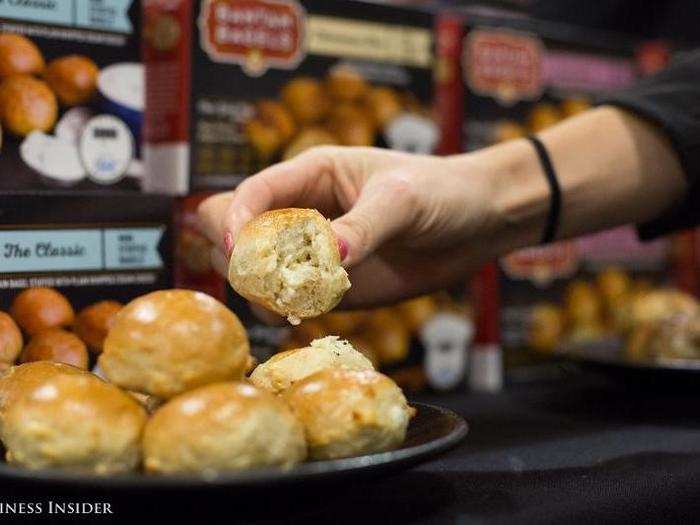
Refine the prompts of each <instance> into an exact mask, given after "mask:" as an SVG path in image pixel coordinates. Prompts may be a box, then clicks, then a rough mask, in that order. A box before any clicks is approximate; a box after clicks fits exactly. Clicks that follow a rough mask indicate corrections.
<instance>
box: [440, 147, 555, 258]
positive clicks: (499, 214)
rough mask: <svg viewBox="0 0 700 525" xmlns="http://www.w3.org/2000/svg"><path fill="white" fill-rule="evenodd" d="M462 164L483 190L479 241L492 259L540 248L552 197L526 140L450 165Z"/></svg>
mask: <svg viewBox="0 0 700 525" xmlns="http://www.w3.org/2000/svg"><path fill="white" fill-rule="evenodd" d="M460 159H461V161H462V162H464V161H466V160H468V162H469V165H470V166H472V167H473V169H471V170H470V169H467V170H464V171H463V174H464V176H465V177H473V178H474V179H473V180H474V182H475V183H476V184H477V187H479V188H481V190H480V192H481V194H482V195H483V199H484V205H485V220H484V224H483V228H482V231H481V232H479V237H480V238H483V239H484V241H485V243H484V245H486V246H489V247H490V249H489V251H491V249H492V251H493V253H492V254H491V256H492V257H500V256H502V255H506V254H508V253H510V252H512V251H513V250H516V249H519V248H524V247H526V246H534V245H536V244H538V243H539V242H540V240H541V238H542V231H543V228H544V224H545V222H546V219H547V214H548V213H549V207H550V197H551V195H550V188H549V185H548V183H547V179H546V178H545V177H544V175H543V173H542V167H541V165H540V162H539V159H538V157H537V154H536V152H535V150H534V148H533V147H532V145H531V144H530V143H529V142H528V141H526V140H524V139H523V140H514V141H510V142H507V143H503V144H499V145H496V146H492V147H490V148H486V149H483V150H479V151H477V152H474V153H470V154H468V155H463V156H460V157H453V158H452V159H451V162H455V163H459V162H460ZM467 172H468V173H467Z"/></svg>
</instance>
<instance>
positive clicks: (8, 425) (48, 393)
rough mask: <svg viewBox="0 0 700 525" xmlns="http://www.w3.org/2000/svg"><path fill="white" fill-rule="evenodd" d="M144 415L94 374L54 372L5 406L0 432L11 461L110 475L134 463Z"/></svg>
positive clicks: (132, 402)
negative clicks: (55, 373)
mask: <svg viewBox="0 0 700 525" xmlns="http://www.w3.org/2000/svg"><path fill="white" fill-rule="evenodd" d="M146 419H147V416H146V411H145V410H144V408H143V407H141V405H139V404H138V403H137V402H136V400H134V399H133V398H132V397H131V396H129V395H128V394H127V393H125V392H122V391H121V390H120V389H119V388H117V387H116V386H114V385H111V384H109V383H106V382H104V381H102V380H101V379H99V378H98V377H97V376H94V375H92V374H89V373H85V374H57V375H55V376H54V377H51V378H48V379H47V380H46V381H43V382H41V383H39V384H36V385H33V386H31V387H27V388H25V389H24V391H23V392H22V394H21V395H19V396H18V397H17V398H16V399H15V400H14V402H13V403H12V404H10V405H8V406H7V407H6V410H5V414H4V418H3V425H2V432H0V434H1V436H2V441H3V443H4V444H5V448H6V450H7V460H8V462H10V463H14V464H17V465H21V466H23V467H27V468H30V469H43V468H61V469H68V470H77V471H84V472H93V473H96V474H113V473H119V472H127V471H130V470H133V469H134V468H136V466H138V465H139V462H140V459H141V434H142V431H143V427H144V425H145V423H146Z"/></svg>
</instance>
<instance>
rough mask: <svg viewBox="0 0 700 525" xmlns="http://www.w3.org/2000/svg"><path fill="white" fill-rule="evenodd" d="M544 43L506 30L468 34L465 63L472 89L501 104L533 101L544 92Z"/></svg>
mask: <svg viewBox="0 0 700 525" xmlns="http://www.w3.org/2000/svg"><path fill="white" fill-rule="evenodd" d="M542 50H543V45H542V42H541V41H540V40H539V39H537V38H535V37H533V36H530V35H526V34H521V33H514V32H510V31H503V30H483V29H482V30H475V31H472V32H471V33H469V34H468V36H467V41H466V45H465V46H464V56H463V57H462V65H463V69H464V76H465V80H466V82H467V84H468V85H469V87H470V89H471V90H472V91H474V92H475V93H477V94H479V95H484V96H490V97H493V98H495V99H496V100H498V101H499V102H501V103H502V104H506V105H512V104H515V103H516V102H518V101H519V100H534V99H536V98H539V97H540V95H541V94H542Z"/></svg>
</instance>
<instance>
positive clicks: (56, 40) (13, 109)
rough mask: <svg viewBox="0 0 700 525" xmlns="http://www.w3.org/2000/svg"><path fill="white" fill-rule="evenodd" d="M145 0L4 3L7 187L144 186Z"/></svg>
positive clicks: (2, 107) (1, 66)
mask: <svg viewBox="0 0 700 525" xmlns="http://www.w3.org/2000/svg"><path fill="white" fill-rule="evenodd" d="M140 12H141V5H140V2H138V1H133V2H132V1H131V0H127V1H120V2H117V3H114V2H112V3H110V2H79V1H77V0H65V1H64V2H22V3H19V2H12V3H8V2H4V3H2V4H1V5H0V80H2V85H1V86H0V115H2V119H1V120H2V128H3V129H2V131H3V137H2V138H3V144H2V150H1V151H0V173H2V174H3V176H2V177H0V191H16V190H19V189H23V190H33V191H44V190H46V189H55V188H60V189H66V188H71V189H74V190H90V191H94V190H109V189H111V188H117V189H119V190H124V189H128V190H138V189H139V180H140V178H141V176H142V175H143V166H142V164H141V162H140V160H139V154H140V140H141V123H142V120H143V100H144V90H143V85H144V81H143V67H142V65H141V59H140V40H141V26H140V18H141V17H140Z"/></svg>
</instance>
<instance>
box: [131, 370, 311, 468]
mask: <svg viewBox="0 0 700 525" xmlns="http://www.w3.org/2000/svg"><path fill="white" fill-rule="evenodd" d="M143 449H144V465H145V468H146V470H149V471H152V472H163V473H167V472H218V471H226V470H239V469H245V468H253V467H263V466H291V465H293V464H295V463H298V462H300V461H302V460H303V459H304V458H305V456H306V444H305V442H304V433H303V430H302V428H301V425H300V424H299V422H298V421H297V420H296V419H295V418H294V416H293V415H292V412H291V410H290V409H289V408H288V407H287V406H286V405H285V404H284V403H283V402H282V401H280V400H279V399H277V398H276V397H275V396H273V395H271V394H269V393H267V392H264V391H263V390H260V389H257V388H255V387H254V386H252V385H249V384H246V383H241V382H231V383H217V384H213V385H207V386H205V387H201V388H198V389H196V390H192V391H190V392H186V393H184V394H182V395H180V396H177V397H176V398H174V399H172V400H170V401H169V402H168V403H166V404H165V405H163V406H161V407H160V408H159V409H158V410H156V412H155V413H154V414H153V416H152V417H151V420H150V421H149V422H148V424H147V425H146V429H145V432H144V438H143Z"/></svg>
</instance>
